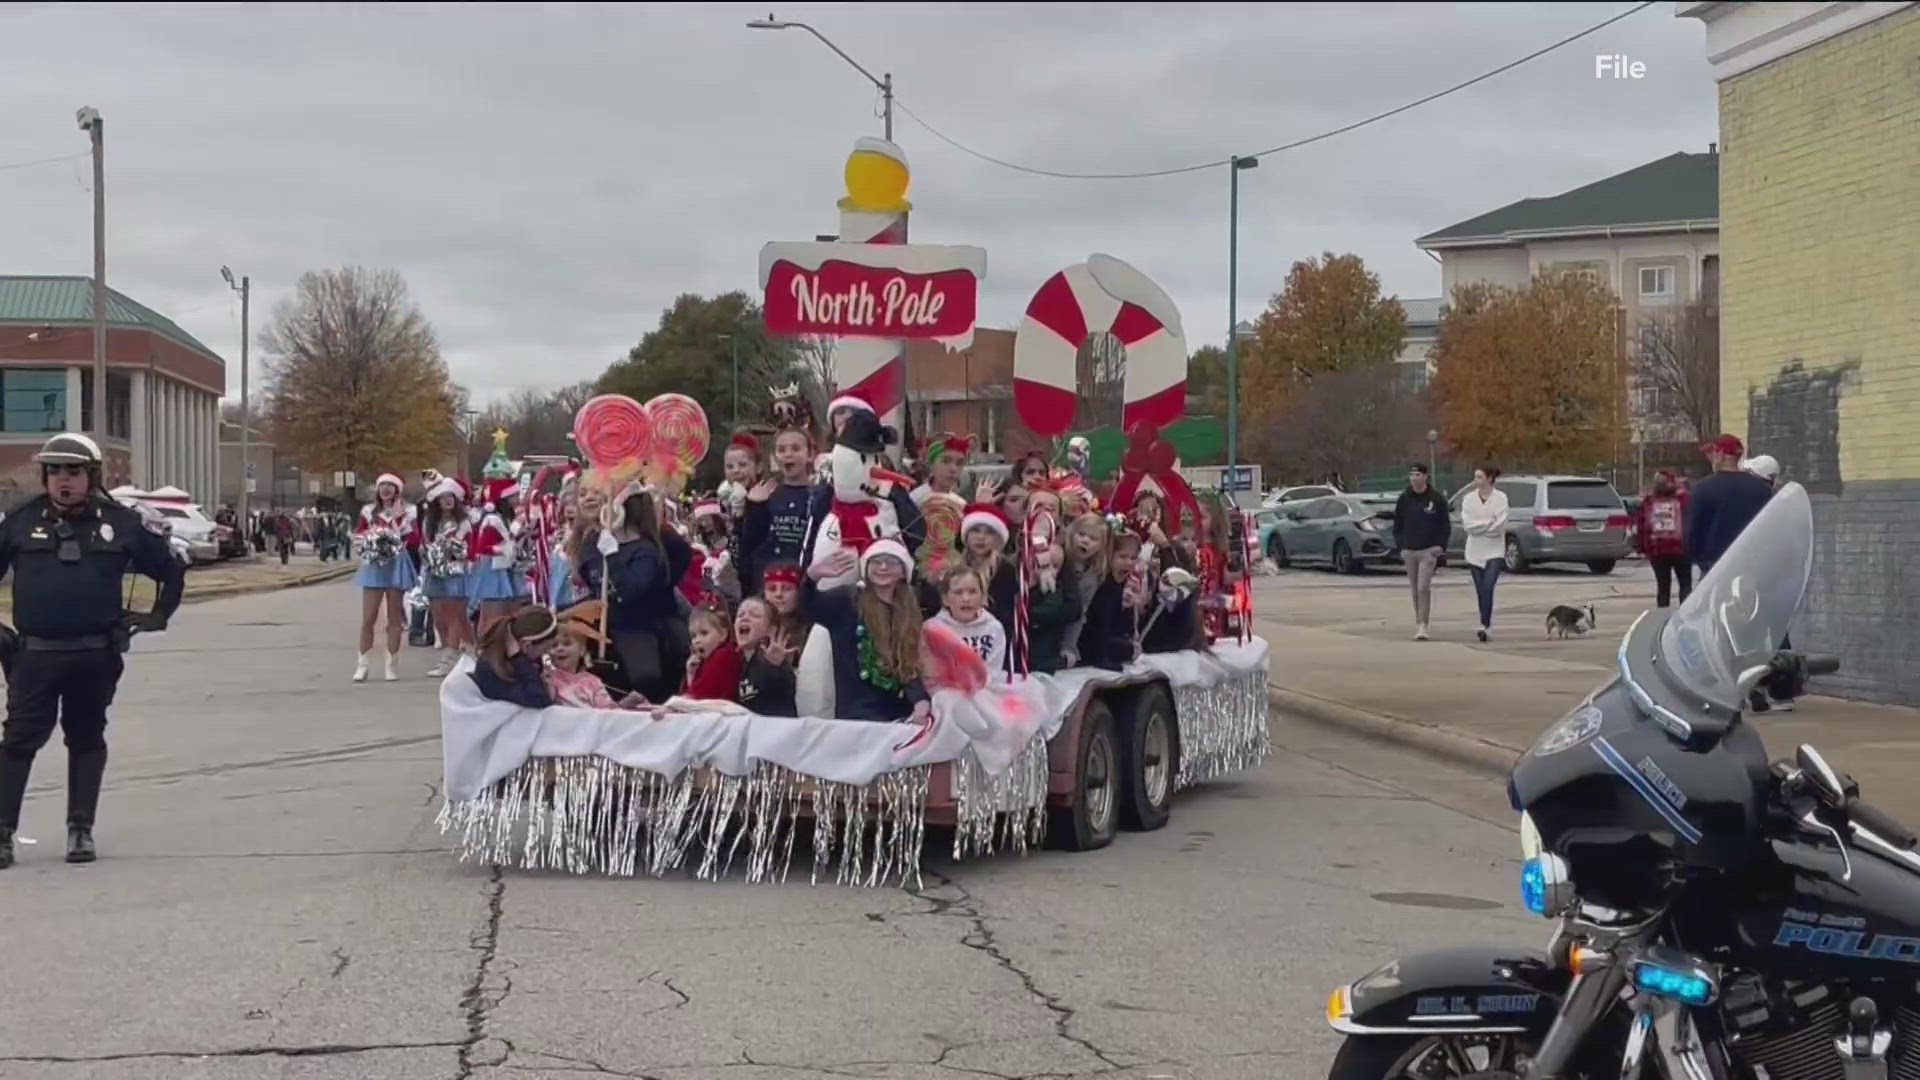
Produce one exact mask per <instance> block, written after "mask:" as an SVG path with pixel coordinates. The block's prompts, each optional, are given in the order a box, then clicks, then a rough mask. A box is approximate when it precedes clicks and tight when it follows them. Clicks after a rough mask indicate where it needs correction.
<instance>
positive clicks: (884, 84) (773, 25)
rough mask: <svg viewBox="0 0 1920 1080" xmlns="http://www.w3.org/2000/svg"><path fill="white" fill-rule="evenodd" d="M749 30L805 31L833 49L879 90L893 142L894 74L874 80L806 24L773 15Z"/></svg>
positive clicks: (749, 27) (759, 20) (889, 136)
mask: <svg viewBox="0 0 1920 1080" xmlns="http://www.w3.org/2000/svg"><path fill="white" fill-rule="evenodd" d="M747 29H749V30H805V31H806V32H807V33H809V34H812V35H813V37H814V40H816V41H818V42H819V43H820V44H822V45H825V46H826V47H827V48H829V49H832V50H833V52H834V55H836V56H838V57H839V58H840V59H842V60H845V61H846V62H847V64H848V65H849V66H850V67H852V68H853V70H855V71H857V72H859V73H860V74H862V75H865V76H866V77H867V81H868V82H870V83H872V84H873V85H874V86H875V87H877V88H878V89H879V91H880V106H881V107H880V115H881V118H882V119H883V121H884V122H885V124H886V128H885V130H886V135H887V141H888V142H892V141H893V72H891V71H889V72H887V73H885V74H883V75H881V76H880V77H879V78H877V79H876V78H874V75H873V72H871V71H868V70H867V69H866V68H863V67H861V66H860V62H859V61H858V60H855V59H854V58H853V57H851V56H848V55H847V54H846V51H845V50H843V49H842V48H840V46H838V45H835V44H834V43H833V42H831V41H829V40H827V35H825V34H823V33H821V32H820V31H818V30H815V29H814V28H813V27H811V26H808V25H807V24H806V23H803V22H796V21H794V20H792V19H776V18H774V17H773V15H772V14H768V15H767V17H766V18H764V19H754V20H752V21H750V22H748V23H747Z"/></svg>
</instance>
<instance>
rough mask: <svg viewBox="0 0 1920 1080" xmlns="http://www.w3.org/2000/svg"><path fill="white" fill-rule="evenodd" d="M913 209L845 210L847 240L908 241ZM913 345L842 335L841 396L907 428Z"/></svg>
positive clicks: (837, 362) (836, 374)
mask: <svg viewBox="0 0 1920 1080" xmlns="http://www.w3.org/2000/svg"><path fill="white" fill-rule="evenodd" d="M908 213H909V212H908V211H904V210H903V211H900V212H898V213H875V212H872V211H868V210H855V209H843V210H841V211H840V242H841V243H843V244H904V243H906V242H907V216H908ZM906 357H907V343H906V341H905V340H903V339H900V338H841V339H840V340H839V342H838V343H836V344H835V346H834V350H833V382H834V392H835V393H837V394H853V395H856V396H858V397H861V398H864V399H865V400H866V401H867V402H868V403H869V404H871V405H872V406H873V411H874V412H875V413H877V414H878V415H879V417H880V422H881V423H883V424H886V425H888V426H889V427H891V428H893V429H894V430H895V431H901V430H904V428H903V425H902V421H903V420H904V419H905V413H906V402H907V379H906V374H907V361H906Z"/></svg>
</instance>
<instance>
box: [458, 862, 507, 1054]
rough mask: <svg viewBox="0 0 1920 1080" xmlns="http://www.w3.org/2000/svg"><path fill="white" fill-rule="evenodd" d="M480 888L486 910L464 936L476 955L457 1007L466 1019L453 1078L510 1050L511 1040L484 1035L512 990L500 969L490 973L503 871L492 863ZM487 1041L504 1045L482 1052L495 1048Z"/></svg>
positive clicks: (502, 900)
mask: <svg viewBox="0 0 1920 1080" xmlns="http://www.w3.org/2000/svg"><path fill="white" fill-rule="evenodd" d="M480 892H481V895H482V896H484V897H486V901H487V914H486V918H485V919H483V920H482V921H481V923H480V925H479V926H478V927H476V928H475V929H474V931H473V933H472V934H471V935H469V936H468V938H467V947H468V948H470V949H472V950H473V951H474V952H475V953H476V954H478V955H477V957H476V959H475V961H474V965H473V981H472V982H469V983H468V984H467V990H466V993H464V994H462V995H461V997H460V1010H461V1012H462V1014H464V1016H465V1019H466V1022H467V1037H466V1038H465V1039H462V1040H461V1041H460V1042H459V1043H458V1044H456V1045H458V1046H459V1047H460V1068H459V1071H458V1072H457V1073H455V1080H470V1078H471V1077H472V1076H473V1071H474V1069H476V1068H478V1067H481V1066H486V1065H499V1064H502V1063H504V1062H505V1061H506V1059H507V1055H509V1054H511V1053H512V1052H513V1046H512V1044H511V1043H508V1042H506V1040H504V1039H491V1040H489V1039H488V1038H487V1021H488V1019H489V1018H490V1017H491V1015H492V1013H493V1010H494V1009H495V1008H498V1007H499V1005H500V1003H501V1002H503V1001H505V1000H506V999H507V995H508V994H510V993H512V992H513V979H512V977H511V976H509V975H507V974H506V973H505V972H500V973H498V974H499V978H498V980H497V981H496V980H495V977H494V976H495V974H496V973H495V971H494V960H495V959H496V958H497V957H498V956H499V952H500V913H501V910H502V908H503V907H504V906H505V901H506V892H507V880H506V873H505V871H503V870H502V869H501V868H500V867H499V866H498V865H495V866H494V867H493V868H492V871H491V873H489V874H488V875H487V883H486V885H485V886H483V887H482V888H481V890H480ZM488 1042H494V1043H499V1044H500V1046H501V1047H502V1048H504V1049H502V1050H501V1051H500V1053H499V1054H498V1055H497V1056H496V1055H495V1054H493V1053H489V1052H486V1051H490V1050H493V1049H495V1048H492V1047H486V1046H485V1045H484V1044H486V1043H488Z"/></svg>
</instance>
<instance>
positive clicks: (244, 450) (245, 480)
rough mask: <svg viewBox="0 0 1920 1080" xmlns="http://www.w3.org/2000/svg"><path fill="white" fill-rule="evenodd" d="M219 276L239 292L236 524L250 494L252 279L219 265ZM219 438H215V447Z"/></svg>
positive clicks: (242, 519)
mask: <svg viewBox="0 0 1920 1080" xmlns="http://www.w3.org/2000/svg"><path fill="white" fill-rule="evenodd" d="M220 276H221V277H222V278H225V279H226V282H227V288H229V289H232V290H234V291H235V292H238V293H239V294H240V507H239V511H240V527H241V528H242V529H244V528H246V527H247V525H246V523H247V503H248V502H250V501H251V500H250V499H249V498H248V496H249V495H252V494H253V482H254V481H253V417H252V414H251V413H250V412H249V411H248V409H247V405H248V401H247V315H248V314H249V309H250V308H251V307H252V301H253V279H251V278H249V277H246V276H242V277H241V278H240V284H238V285H235V284H234V283H233V271H232V270H229V269H227V268H226V267H224V266H223V267H221V268H220ZM219 441H220V440H219V439H217V438H216V439H215V440H214V443H215V446H216V448H217V447H218V444H219Z"/></svg>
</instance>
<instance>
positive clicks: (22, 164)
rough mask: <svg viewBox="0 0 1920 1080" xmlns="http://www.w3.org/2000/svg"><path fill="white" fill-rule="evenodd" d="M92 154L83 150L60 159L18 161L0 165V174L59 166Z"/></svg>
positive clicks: (63, 155)
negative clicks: (13, 170)
mask: <svg viewBox="0 0 1920 1080" xmlns="http://www.w3.org/2000/svg"><path fill="white" fill-rule="evenodd" d="M90 153H92V151H90V150H82V151H81V152H80V153H77V154H62V155H61V156H59V157H50V158H41V159H40V160H38V161H16V162H14V163H13V164H11V165H0V172H6V171H7V170H9V169H31V168H33V167H34V166H35V165H58V164H59V163H61V162H63V161H77V160H79V159H80V158H83V157H86V156H87V155H88V154H90Z"/></svg>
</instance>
